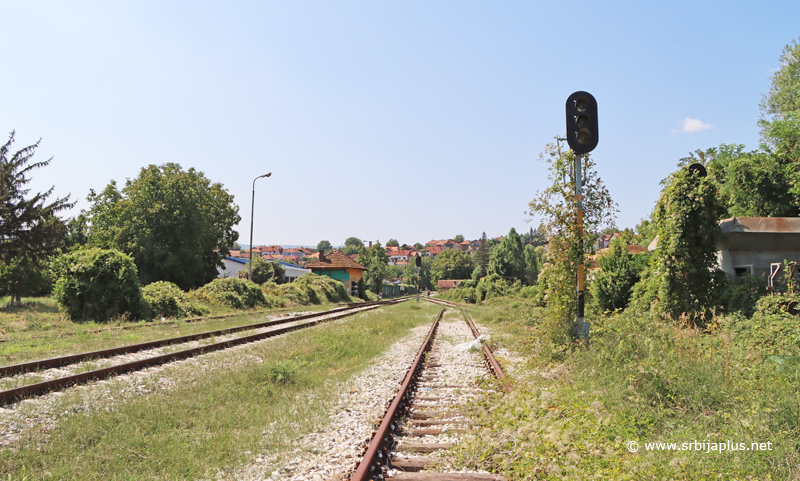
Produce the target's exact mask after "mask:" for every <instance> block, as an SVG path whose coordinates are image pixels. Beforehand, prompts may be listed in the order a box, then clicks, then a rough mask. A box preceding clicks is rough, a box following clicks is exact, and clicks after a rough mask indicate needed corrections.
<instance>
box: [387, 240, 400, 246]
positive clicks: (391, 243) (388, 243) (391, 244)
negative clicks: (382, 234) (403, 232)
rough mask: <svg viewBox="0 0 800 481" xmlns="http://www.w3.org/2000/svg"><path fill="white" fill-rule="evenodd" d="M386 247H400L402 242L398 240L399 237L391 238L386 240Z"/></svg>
mask: <svg viewBox="0 0 800 481" xmlns="http://www.w3.org/2000/svg"><path fill="white" fill-rule="evenodd" d="M386 247H400V243H399V242H397V239H389V240H388V241H386Z"/></svg>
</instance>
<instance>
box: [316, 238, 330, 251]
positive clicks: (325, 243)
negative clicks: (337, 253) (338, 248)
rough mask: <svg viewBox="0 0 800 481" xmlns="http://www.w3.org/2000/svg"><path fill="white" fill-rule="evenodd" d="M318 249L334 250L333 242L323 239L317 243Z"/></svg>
mask: <svg viewBox="0 0 800 481" xmlns="http://www.w3.org/2000/svg"><path fill="white" fill-rule="evenodd" d="M317 250H318V251H325V252H328V251H330V250H333V246H332V245H331V243H330V242H328V241H326V240H321V241H319V243H318V244H317Z"/></svg>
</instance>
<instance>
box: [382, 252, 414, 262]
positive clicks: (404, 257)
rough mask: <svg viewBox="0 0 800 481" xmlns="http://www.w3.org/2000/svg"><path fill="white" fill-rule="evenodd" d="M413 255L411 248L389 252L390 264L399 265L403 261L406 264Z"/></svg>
mask: <svg viewBox="0 0 800 481" xmlns="http://www.w3.org/2000/svg"><path fill="white" fill-rule="evenodd" d="M412 255H413V253H412V251H410V250H404V251H401V250H396V251H392V252H389V253H388V257H389V264H392V265H399V264H400V263H401V262H402V263H404V264H405V263H407V262H408V258H409V257H411V256H412Z"/></svg>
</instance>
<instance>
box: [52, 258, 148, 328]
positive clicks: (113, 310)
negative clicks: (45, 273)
mask: <svg viewBox="0 0 800 481" xmlns="http://www.w3.org/2000/svg"><path fill="white" fill-rule="evenodd" d="M51 273H52V277H53V280H54V284H55V285H54V288H53V298H55V300H56V301H57V302H58V303H59V305H61V307H63V308H64V309H65V310H66V311H67V315H68V316H69V317H70V319H72V320H73V321H78V322H80V321H97V322H106V321H109V320H111V319H113V318H115V317H120V316H127V317H132V318H134V319H141V318H144V317H147V306H146V304H145V302H144V300H143V299H142V292H141V289H140V288H139V277H138V275H137V271H136V265H135V264H134V263H133V258H132V257H131V256H129V255H127V254H124V253H122V252H120V251H117V250H106V249H99V248H84V249H77V250H74V251H72V252H69V253H66V254H62V255H61V256H59V257H57V258H56V259H55V260H54V261H53V263H52V265H51Z"/></svg>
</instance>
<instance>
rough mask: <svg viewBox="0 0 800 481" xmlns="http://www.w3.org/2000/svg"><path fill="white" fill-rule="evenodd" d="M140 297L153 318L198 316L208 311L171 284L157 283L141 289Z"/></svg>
mask: <svg viewBox="0 0 800 481" xmlns="http://www.w3.org/2000/svg"><path fill="white" fill-rule="evenodd" d="M142 296H143V297H144V300H145V302H147V306H148V307H149V309H150V315H152V316H153V317H187V316H190V315H195V316H200V315H203V314H205V313H207V312H208V311H209V310H208V308H206V307H203V306H200V305H199V304H197V303H196V302H193V301H192V300H191V299H190V298H189V296H188V295H186V293H185V292H183V291H182V290H180V288H179V287H178V286H177V285H175V284H173V283H172V282H165V281H158V282H154V283H152V284H149V285H146V286H144V287H143V288H142Z"/></svg>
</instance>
